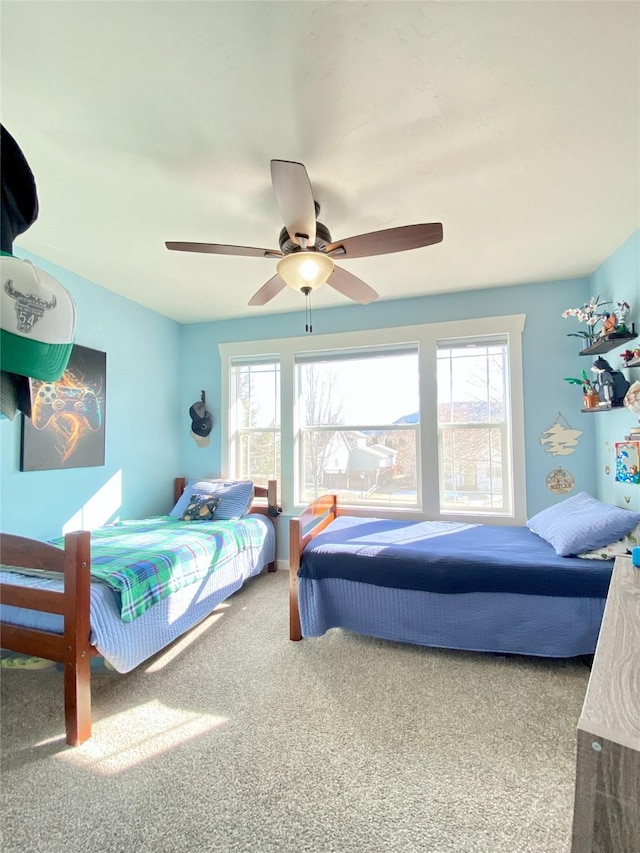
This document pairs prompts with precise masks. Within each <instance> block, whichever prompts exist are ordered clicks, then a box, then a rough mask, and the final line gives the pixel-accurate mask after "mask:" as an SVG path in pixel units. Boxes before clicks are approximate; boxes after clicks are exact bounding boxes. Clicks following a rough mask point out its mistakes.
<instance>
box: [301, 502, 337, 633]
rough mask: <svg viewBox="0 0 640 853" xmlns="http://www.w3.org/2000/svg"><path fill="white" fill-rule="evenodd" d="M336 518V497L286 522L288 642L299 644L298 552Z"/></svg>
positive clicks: (313, 503) (308, 508) (311, 504)
mask: <svg viewBox="0 0 640 853" xmlns="http://www.w3.org/2000/svg"><path fill="white" fill-rule="evenodd" d="M337 516H338V505H337V499H336V495H322V496H321V497H319V498H316V499H315V500H314V501H312V502H311V503H310V504H309V506H308V507H307V508H306V509H305V510H304V511H303V512H302V514H301V515H299V516H298V517H297V518H291V519H289V639H290V640H301V639H302V630H301V627H300V609H299V607H298V569H299V568H300V561H301V559H302V552H303V551H304V549H305V548H306V546H307V545H308V544H309V542H311V540H312V539H314V538H315V537H316V536H317V535H318V533H320V532H321V531H323V530H324V529H325V527H328V526H329V525H330V524H331V522H332V521H334V519H336V518H337Z"/></svg>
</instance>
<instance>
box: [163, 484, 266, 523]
mask: <svg viewBox="0 0 640 853" xmlns="http://www.w3.org/2000/svg"><path fill="white" fill-rule="evenodd" d="M194 495H210V496H215V497H216V498H220V503H219V504H218V506H217V507H216V511H215V520H216V521H237V519H239V518H242V517H243V516H244V515H246V514H247V513H248V512H249V509H250V507H251V504H252V502H253V496H254V489H253V482H252V481H251V480H194V479H190V480H189V481H188V482H187V485H186V486H185V490H184V491H183V493H182V495H181V496H180V498H179V499H178V502H177V503H176V505H175V506H174V508H173V509H172V510H171V512H170V513H169V515H171V516H173V518H182V516H183V515H184V512H185V510H186V508H187V506H188V505H189V502H190V501H191V498H192V497H193V496H194Z"/></svg>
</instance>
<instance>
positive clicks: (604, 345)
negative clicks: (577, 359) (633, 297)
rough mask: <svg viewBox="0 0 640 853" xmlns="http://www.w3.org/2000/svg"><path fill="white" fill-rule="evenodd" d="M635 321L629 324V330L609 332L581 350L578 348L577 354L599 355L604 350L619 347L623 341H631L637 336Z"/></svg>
mask: <svg viewBox="0 0 640 853" xmlns="http://www.w3.org/2000/svg"><path fill="white" fill-rule="evenodd" d="M637 337H638V336H637V335H636V327H635V323H632V325H631V331H630V332H611V333H610V334H608V335H603V337H601V338H598V340H597V341H596V342H595V343H593V344H591V345H590V346H588V347H585V348H584V349H583V350H580V352H579V353H578V354H579V355H601V354H602V353H604V352H609V351H610V350H612V349H615V348H616V347H619V346H620V345H621V344H623V343H625V341H632V340H633V339H634V338H637Z"/></svg>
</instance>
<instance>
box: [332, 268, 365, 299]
mask: <svg viewBox="0 0 640 853" xmlns="http://www.w3.org/2000/svg"><path fill="white" fill-rule="evenodd" d="M327 284H330V285H331V287H333V288H334V289H335V290H337V291H339V292H340V293H342V295H343V296H347V297H349V299H353V301H354V302H359V303H360V304H361V305H367V304H368V303H369V302H373V300H374V299H377V298H378V294H377V293H376V292H375V290H374V289H373V288H372V287H369V285H368V284H365V282H364V281H362V279H360V278H358V277H357V276H355V275H352V273H350V272H347V271H346V270H343V269H342V268H341V267H334V270H333V272H332V273H331V275H330V276H329V278H328V279H327Z"/></svg>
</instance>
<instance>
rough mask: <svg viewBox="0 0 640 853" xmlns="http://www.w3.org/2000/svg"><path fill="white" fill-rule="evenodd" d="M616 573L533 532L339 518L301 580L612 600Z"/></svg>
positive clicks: (316, 546)
mask: <svg viewBox="0 0 640 853" xmlns="http://www.w3.org/2000/svg"><path fill="white" fill-rule="evenodd" d="M373 557H375V559H372V558H373ZM612 569H613V560H586V559H584V558H579V557H558V556H557V554H556V552H555V551H554V549H553V548H552V547H551V545H549V544H548V543H547V542H545V541H544V539H541V538H540V537H539V536H537V535H536V534H535V533H532V532H531V531H530V530H529V529H528V528H527V527H497V526H494V525H489V524H476V525H471V524H458V523H455V522H429V521H425V522H417V523H416V522H411V521H390V520H388V519H371V518H353V517H350V516H340V517H339V518H337V519H336V520H335V521H334V522H332V523H331V524H330V525H329V527H328V528H327V529H326V530H324V531H323V532H322V533H320V534H319V535H318V536H317V537H316V538H315V539H313V540H312V542H311V543H310V544H309V545H308V546H307V547H306V548H305V550H304V552H303V555H302V565H301V567H300V570H299V572H298V575H299V577H301V578H313V579H321V578H343V579H345V580H353V581H359V582H363V583H369V584H374V585H376V586H385V587H392V588H396V589H418V590H424V591H428V592H444V593H462V592H516V593H523V594H528V595H553V596H570V597H586V598H606V595H607V590H608V588H609V580H610V578H611V571H612Z"/></svg>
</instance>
